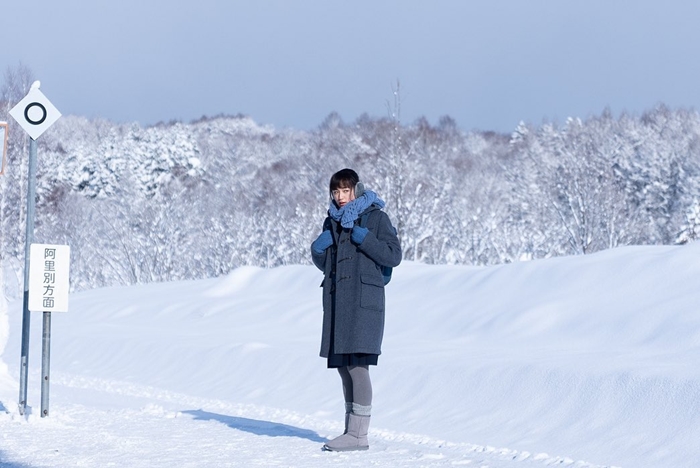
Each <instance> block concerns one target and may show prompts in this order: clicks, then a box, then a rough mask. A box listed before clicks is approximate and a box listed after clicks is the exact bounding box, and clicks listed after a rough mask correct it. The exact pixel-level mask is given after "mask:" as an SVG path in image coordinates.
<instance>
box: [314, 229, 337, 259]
mask: <svg viewBox="0 0 700 468" xmlns="http://www.w3.org/2000/svg"><path fill="white" fill-rule="evenodd" d="M331 245H333V236H332V235H331V231H323V232H322V233H321V235H319V236H318V237H317V238H316V240H315V241H314V242H313V244H311V250H313V251H314V252H315V253H317V254H319V255H321V254H322V253H323V252H324V251H325V250H326V249H327V248H328V247H330V246H331Z"/></svg>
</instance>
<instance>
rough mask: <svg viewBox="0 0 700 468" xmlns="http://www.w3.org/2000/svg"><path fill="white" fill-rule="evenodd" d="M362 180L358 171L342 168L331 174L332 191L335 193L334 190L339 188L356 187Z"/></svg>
mask: <svg viewBox="0 0 700 468" xmlns="http://www.w3.org/2000/svg"><path fill="white" fill-rule="evenodd" d="M359 181H360V176H358V175H357V172H355V171H353V170H352V169H341V170H340V171H338V172H336V173H335V174H333V175H332V176H331V183H330V192H331V195H332V194H333V190H335V189H337V188H339V187H340V188H345V187H349V188H355V186H356V185H357V183H358V182H359Z"/></svg>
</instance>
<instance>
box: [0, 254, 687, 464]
mask: <svg viewBox="0 0 700 468" xmlns="http://www.w3.org/2000/svg"><path fill="white" fill-rule="evenodd" d="M699 258H700V242H696V243H693V244H689V245H687V246H681V247H626V248H620V249H614V250H610V251H606V252H601V253H598V254H594V255H587V256H579V257H567V258H553V259H548V260H538V261H533V262H525V263H517V264H511V265H501V266H495V267H488V268H476V267H463V266H428V265H421V264H415V263H410V262H407V263H405V264H403V265H401V266H400V267H399V268H397V269H395V270H394V279H393V280H392V283H391V284H390V285H389V286H388V287H387V309H388V315H387V328H386V334H385V341H384V347H383V350H384V354H383V355H382V356H381V357H380V360H379V366H377V367H376V368H373V369H372V371H371V374H372V377H373V383H374V402H373V416H372V426H371V428H370V445H371V447H370V450H369V451H368V452H361V453H348V454H338V453H328V452H322V451H321V446H322V444H323V442H324V441H325V440H327V438H330V437H334V436H335V435H337V434H338V432H339V431H341V430H342V420H343V401H342V394H341V387H340V379H339V377H338V375H337V373H336V372H335V371H332V370H327V369H325V362H324V360H322V359H321V358H319V357H318V347H319V337H320V321H321V311H320V299H321V298H320V294H321V291H320V289H319V288H318V285H319V283H320V281H321V273H320V272H319V271H317V270H316V269H315V268H314V267H312V266H288V267H281V268H275V269H270V270H264V269H259V268H240V269H238V270H236V271H234V272H233V273H232V274H230V275H229V276H226V277H222V278H217V279H210V280H203V281H191V282H178V283H162V284H150V285H143V286H133V287H124V288H107V289H98V290H92V291H85V292H81V293H77V294H73V295H72V296H71V302H70V312H68V313H65V314H59V313H54V314H53V317H52V319H53V320H52V321H53V324H52V325H53V326H52V335H53V337H52V340H53V341H52V348H51V358H52V362H51V403H50V415H49V417H47V418H40V417H39V407H40V385H41V384H40V380H39V375H40V364H41V314H32V338H31V348H32V351H31V354H30V368H31V372H30V376H29V389H30V391H29V404H30V406H31V414H30V415H29V416H20V415H19V414H18V413H17V410H16V406H17V395H18V389H17V387H18V386H17V380H18V370H19V349H20V331H21V301H13V302H11V303H9V304H8V305H7V307H6V310H5V307H4V305H3V303H2V302H0V402H1V403H0V404H1V405H2V406H0V466H2V467H11V468H20V467H44V466H50V467H65V466H89V467H93V466H94V467H105V466H118V467H122V466H123V467H161V466H162V467H165V466H167V467H172V466H178V467H210V466H211V467H214V466H215V467H225V466H266V467H267V466H295V467H326V466H344V467H345V466H355V467H360V466H362V467H365V466H380V467H381V466H383V467H394V466H397V467H403V466H411V467H419V466H427V467H433V466H453V465H457V466H470V467H492V468H497V467H523V468H525V467H537V466H571V467H594V466H608V467H610V466H621V467H629V468H640V467H664V468H666V467H694V466H697V464H698V460H700V444H698V443H697V441H698V440H700V366H698V362H700V310H699V308H700V287H699V283H698V278H700V261H698V259H699ZM8 326H9V334H8Z"/></svg>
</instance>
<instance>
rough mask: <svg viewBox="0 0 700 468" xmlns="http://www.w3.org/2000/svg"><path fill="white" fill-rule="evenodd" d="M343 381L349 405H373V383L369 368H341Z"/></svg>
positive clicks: (344, 393)
mask: <svg viewBox="0 0 700 468" xmlns="http://www.w3.org/2000/svg"><path fill="white" fill-rule="evenodd" d="M338 373H339V374H340V378H341V379H342V381H343V395H344V396H345V401H346V402H347V403H356V404H358V405H362V406H370V405H372V382H371V381H370V379H369V366H346V367H339V368H338Z"/></svg>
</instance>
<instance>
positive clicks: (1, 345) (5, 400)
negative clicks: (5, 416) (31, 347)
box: [0, 265, 19, 411]
mask: <svg viewBox="0 0 700 468" xmlns="http://www.w3.org/2000/svg"><path fill="white" fill-rule="evenodd" d="M4 285H5V281H4V274H3V268H2V267H1V265H0V411H6V410H7V408H10V407H11V405H10V402H11V401H12V398H14V397H16V396H17V394H18V392H19V390H18V386H17V383H16V382H15V380H14V379H13V378H12V377H10V374H9V372H8V369H7V365H6V364H5V362H4V361H3V359H2V356H3V353H4V351H5V346H6V345H7V339H8V336H9V333H10V323H9V317H8V315H7V300H6V299H5V293H4V290H5V288H4Z"/></svg>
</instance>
